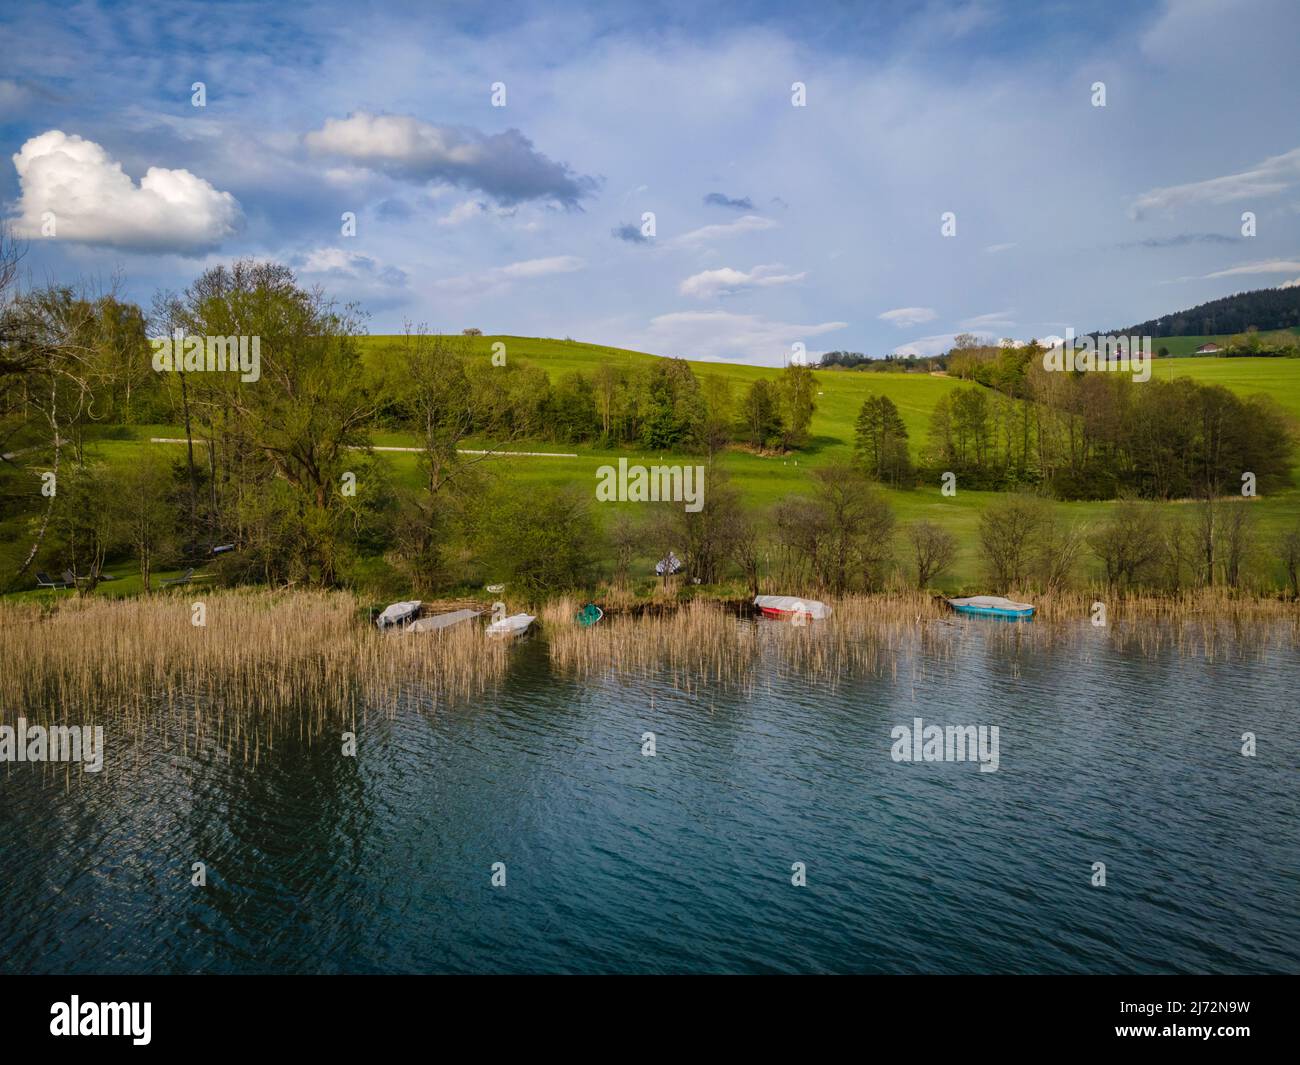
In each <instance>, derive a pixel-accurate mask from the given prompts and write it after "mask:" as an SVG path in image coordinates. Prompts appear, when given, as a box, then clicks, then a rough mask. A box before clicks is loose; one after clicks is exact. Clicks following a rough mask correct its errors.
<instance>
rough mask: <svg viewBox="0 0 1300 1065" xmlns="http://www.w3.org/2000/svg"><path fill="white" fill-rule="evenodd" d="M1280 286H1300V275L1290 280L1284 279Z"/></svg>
mask: <svg viewBox="0 0 1300 1065" xmlns="http://www.w3.org/2000/svg"><path fill="white" fill-rule="evenodd" d="M1277 287H1278V288H1300V277H1293V278H1292V279H1291V280H1290V281H1283V282H1282V283H1281V284H1280V285H1278V286H1277Z"/></svg>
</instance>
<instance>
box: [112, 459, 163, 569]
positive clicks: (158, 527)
mask: <svg viewBox="0 0 1300 1065" xmlns="http://www.w3.org/2000/svg"><path fill="white" fill-rule="evenodd" d="M173 485H174V480H173V477H172V467H171V464H170V463H169V462H167V460H166V459H165V458H164V457H163V456H162V455H161V454H159V453H158V452H157V451H153V450H150V451H147V452H145V454H143V455H142V456H140V457H139V458H138V459H137V460H136V461H134V462H132V463H131V464H130V465H129V466H125V467H123V468H122V469H121V470H119V471H117V472H115V474H114V475H113V476H112V477H111V478H110V481H109V483H108V485H107V504H108V506H109V508H110V509H111V513H112V519H113V521H114V522H115V523H116V525H117V527H118V530H119V536H120V538H121V539H122V540H123V541H124V542H125V543H126V544H128V545H129V546H130V548H131V550H132V552H133V553H134V554H135V557H136V563H137V565H138V567H139V570H140V582H141V584H142V585H143V587H144V590H145V594H148V593H150V592H151V591H153V583H152V581H153V570H154V568H155V566H156V565H157V563H158V561H159V559H160V558H162V557H165V556H167V555H169V554H171V553H173V552H174V551H175V549H176V516H177V514H176V508H175V505H174V502H173V500H172V499H171V498H170V497H171V493H172V489H173Z"/></svg>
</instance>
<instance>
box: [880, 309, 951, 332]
mask: <svg viewBox="0 0 1300 1065" xmlns="http://www.w3.org/2000/svg"><path fill="white" fill-rule="evenodd" d="M876 317H877V318H879V319H880V320H881V321H882V322H889V323H890V324H891V325H896V326H898V328H900V329H909V328H911V327H912V326H914V325H921V324H922V323H923V322H933V321H934V320H935V319H936V318H938V317H939V315H938V312H936V311H935V310H933V309H932V308H930V307H895V308H894V309H893V310H892V311H885V313H884V314H878V315H876Z"/></svg>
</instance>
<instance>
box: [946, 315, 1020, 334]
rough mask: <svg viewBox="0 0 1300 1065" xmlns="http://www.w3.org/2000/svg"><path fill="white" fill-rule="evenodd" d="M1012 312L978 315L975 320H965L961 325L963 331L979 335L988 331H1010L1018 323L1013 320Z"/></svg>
mask: <svg viewBox="0 0 1300 1065" xmlns="http://www.w3.org/2000/svg"><path fill="white" fill-rule="evenodd" d="M1011 313H1012V312H1011V311H993V312H992V313H991V314H977V315H975V317H974V318H963V319H962V321H961V322H960V323H959V324H960V325H961V327H962V328H963V329H967V330H970V331H971V332H974V333H979V332H981V331H983V330H988V329H1010V328H1012V327H1013V326H1014V325H1015V324H1016V323H1015V322H1014V321H1012V320H1011Z"/></svg>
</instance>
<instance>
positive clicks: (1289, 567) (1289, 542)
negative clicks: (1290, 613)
mask: <svg viewBox="0 0 1300 1065" xmlns="http://www.w3.org/2000/svg"><path fill="white" fill-rule="evenodd" d="M1278 557H1279V558H1280V559H1281V560H1282V569H1283V572H1285V574H1286V582H1287V584H1289V585H1290V586H1291V598H1292V599H1300V526H1297V527H1296V528H1294V529H1288V530H1287V531H1286V532H1284V533H1283V534H1282V536H1281V538H1280V539H1279V541H1278Z"/></svg>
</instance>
